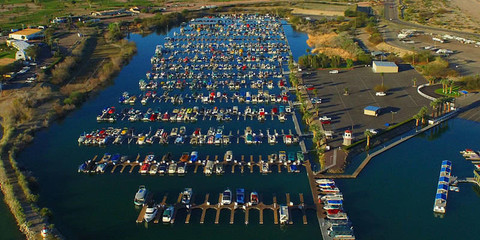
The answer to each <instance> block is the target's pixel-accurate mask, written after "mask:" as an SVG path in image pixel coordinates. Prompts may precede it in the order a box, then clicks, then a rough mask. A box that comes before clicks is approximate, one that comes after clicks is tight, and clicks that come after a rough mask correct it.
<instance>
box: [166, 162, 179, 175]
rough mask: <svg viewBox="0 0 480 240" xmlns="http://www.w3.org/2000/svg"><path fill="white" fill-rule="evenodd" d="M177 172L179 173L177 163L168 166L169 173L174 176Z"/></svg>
mask: <svg viewBox="0 0 480 240" xmlns="http://www.w3.org/2000/svg"><path fill="white" fill-rule="evenodd" d="M176 171H177V163H175V162H172V163H170V165H169V166H168V173H169V174H174V173H175V172H176Z"/></svg>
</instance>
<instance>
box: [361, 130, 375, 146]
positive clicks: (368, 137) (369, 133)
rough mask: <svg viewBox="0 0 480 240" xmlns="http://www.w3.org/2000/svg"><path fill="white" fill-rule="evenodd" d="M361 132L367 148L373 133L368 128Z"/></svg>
mask: <svg viewBox="0 0 480 240" xmlns="http://www.w3.org/2000/svg"><path fill="white" fill-rule="evenodd" d="M363 134H364V135H365V137H366V138H367V149H369V148H370V138H371V137H372V136H373V133H372V132H370V131H369V130H365V132H364V133H363Z"/></svg>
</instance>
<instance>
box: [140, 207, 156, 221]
mask: <svg viewBox="0 0 480 240" xmlns="http://www.w3.org/2000/svg"><path fill="white" fill-rule="evenodd" d="M157 212H158V209H157V206H154V205H152V206H148V207H147V211H146V212H145V215H144V216H143V219H145V221H146V222H150V221H152V220H153V219H154V218H155V216H156V215H157Z"/></svg>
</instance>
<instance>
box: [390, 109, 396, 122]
mask: <svg viewBox="0 0 480 240" xmlns="http://www.w3.org/2000/svg"><path fill="white" fill-rule="evenodd" d="M390 113H391V114H392V123H393V114H397V112H394V111H390Z"/></svg>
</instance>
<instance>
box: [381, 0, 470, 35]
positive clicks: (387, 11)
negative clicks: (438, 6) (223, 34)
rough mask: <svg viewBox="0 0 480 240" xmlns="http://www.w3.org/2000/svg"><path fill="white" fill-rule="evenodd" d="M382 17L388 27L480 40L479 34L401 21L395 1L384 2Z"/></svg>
mask: <svg viewBox="0 0 480 240" xmlns="http://www.w3.org/2000/svg"><path fill="white" fill-rule="evenodd" d="M398 1H400V2H401V1H402V0H398ZM384 16H385V19H386V20H387V21H386V22H387V25H389V24H390V23H394V24H397V25H398V26H400V27H402V28H413V29H418V30H424V31H425V30H429V31H435V32H440V33H443V34H453V35H457V36H463V37H465V38H473V37H476V38H480V34H477V33H468V32H462V31H456V30H449V29H444V28H438V27H431V26H426V25H420V24H416V23H411V22H405V21H402V20H400V19H399V18H398V7H397V0H385V2H384ZM395 38H396V36H395Z"/></svg>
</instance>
